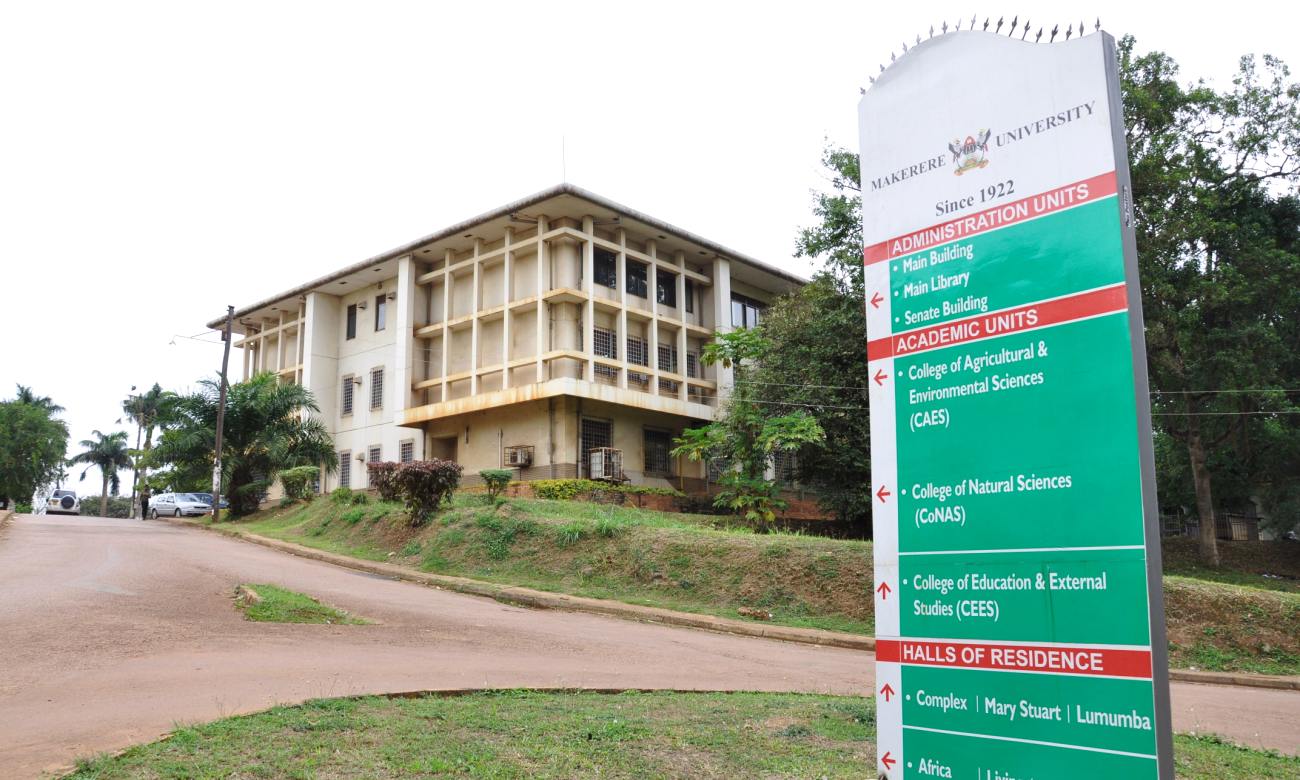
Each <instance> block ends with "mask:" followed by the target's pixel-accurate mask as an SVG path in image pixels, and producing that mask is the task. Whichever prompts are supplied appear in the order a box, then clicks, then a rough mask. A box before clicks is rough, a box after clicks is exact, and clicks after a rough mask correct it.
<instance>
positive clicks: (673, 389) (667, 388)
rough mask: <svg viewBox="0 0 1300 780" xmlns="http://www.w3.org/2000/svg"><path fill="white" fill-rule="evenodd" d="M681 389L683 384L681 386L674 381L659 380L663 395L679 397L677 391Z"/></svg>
mask: <svg viewBox="0 0 1300 780" xmlns="http://www.w3.org/2000/svg"><path fill="white" fill-rule="evenodd" d="M680 387H681V384H680V383H679V382H674V381H673V380H671V379H660V380H659V392H661V393H665V394H670V395H677V390H678V389H679V388H680Z"/></svg>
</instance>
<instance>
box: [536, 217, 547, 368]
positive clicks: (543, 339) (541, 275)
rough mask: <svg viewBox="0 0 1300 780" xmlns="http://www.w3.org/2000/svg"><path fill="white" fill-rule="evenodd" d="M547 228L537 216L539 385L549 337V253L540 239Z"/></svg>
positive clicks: (544, 240)
mask: <svg viewBox="0 0 1300 780" xmlns="http://www.w3.org/2000/svg"><path fill="white" fill-rule="evenodd" d="M547 227H548V223H547V221H546V217H544V216H539V217H538V218H537V327H536V328H535V329H534V331H535V332H536V334H537V338H536V342H537V353H536V354H537V382H538V383H539V384H540V383H542V382H544V381H546V376H545V371H546V364H545V362H544V361H543V360H542V355H544V354H546V344H547V338H548V337H549V335H550V328H549V326H550V323H549V322H548V320H547V317H546V301H545V300H543V297H544V296H545V294H546V290H547V288H546V264H547V263H548V262H550V252H548V251H547V246H546V239H544V238H543V237H542V236H544V235H545V234H546V230H547Z"/></svg>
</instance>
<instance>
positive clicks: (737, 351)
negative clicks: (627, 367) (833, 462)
mask: <svg viewBox="0 0 1300 780" xmlns="http://www.w3.org/2000/svg"><path fill="white" fill-rule="evenodd" d="M770 348H771V345H770V344H769V343H768V342H767V339H766V338H764V337H763V335H762V334H761V333H760V332H759V331H757V330H747V329H740V330H734V331H731V332H730V333H724V334H721V335H719V336H718V337H717V338H715V339H714V340H713V341H710V342H709V343H708V344H706V345H705V346H704V351H703V353H702V354H701V355H700V362H702V363H704V364H705V365H712V364H714V363H721V364H722V365H724V366H727V367H728V368H731V369H732V370H733V371H734V372H735V377H736V385H735V387H734V388H733V390H732V393H731V395H730V397H729V398H728V399H727V402H726V406H725V408H724V409H723V410H722V416H721V417H720V419H718V420H717V421H715V422H712V423H710V424H708V425H705V426H703V427H700V428H692V429H687V430H686V431H683V432H682V435H681V438H679V439H677V440H676V445H677V446H676V447H675V448H674V449H673V452H672V454H673V455H674V456H682V455H684V456H686V457H688V458H690V459H691V460H695V461H700V460H713V459H716V460H721V461H723V462H725V463H726V464H727V465H728V468H727V470H726V471H725V472H724V473H723V475H722V477H721V479H719V480H718V481H719V484H720V485H721V486H722V488H723V490H722V492H720V493H719V494H718V495H717V497H716V499H715V501H714V505H715V506H718V507H719V508H723V509H730V510H732V511H733V512H735V513H737V514H739V515H741V516H743V517H744V518H745V519H746V520H748V521H749V522H751V523H753V524H754V526H755V527H756V528H757V529H759V530H767V528H768V527H769V526H770V525H771V523H772V521H773V520H775V519H776V513H777V511H779V510H781V509H784V508H785V507H786V503H785V501H784V500H782V499H781V498H779V497H778V492H779V486H778V484H777V482H776V480H774V479H769V478H768V476H767V475H768V471H769V469H771V468H772V467H773V465H774V463H775V459H776V457H777V456H778V455H781V454H788V453H793V452H797V451H799V450H800V448H802V447H804V446H807V445H811V444H815V443H817V442H821V441H822V440H824V439H825V438H826V434H825V432H824V431H823V430H822V429H821V426H820V425H818V423H817V420H816V419H815V418H814V417H813V416H812V415H810V414H808V412H807V411H806V410H804V409H800V408H794V409H793V410H792V409H791V406H790V405H788V404H786V405H782V406H783V407H784V408H777V409H765V408H764V407H763V406H762V405H761V404H760V403H758V401H757V399H756V393H755V391H754V385H753V384H752V383H751V382H750V381H749V378H750V376H751V375H752V373H753V372H754V366H755V364H756V362H757V361H758V360H759V359H760V358H761V357H762V355H763V354H764V353H766V352H767V351H768V350H769V349H770Z"/></svg>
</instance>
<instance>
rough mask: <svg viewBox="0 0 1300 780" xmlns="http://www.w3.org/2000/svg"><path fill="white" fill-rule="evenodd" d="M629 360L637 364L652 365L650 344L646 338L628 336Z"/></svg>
mask: <svg viewBox="0 0 1300 780" xmlns="http://www.w3.org/2000/svg"><path fill="white" fill-rule="evenodd" d="M627 362H629V363H631V364H633V365H637V366H648V365H650V345H649V343H647V342H646V340H645V339H643V338H639V337H637V336H628V337H627Z"/></svg>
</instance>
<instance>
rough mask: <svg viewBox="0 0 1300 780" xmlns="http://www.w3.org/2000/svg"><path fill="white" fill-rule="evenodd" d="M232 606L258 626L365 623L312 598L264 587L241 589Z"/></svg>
mask: <svg viewBox="0 0 1300 780" xmlns="http://www.w3.org/2000/svg"><path fill="white" fill-rule="evenodd" d="M235 606H236V607H238V608H239V609H240V610H241V611H242V612H243V613H244V617H246V618H247V619H249V620H256V621H258V622H261V623H329V624H334V625H340V624H343V625H364V624H365V623H366V621H364V620H362V619H360V618H356V617H353V616H352V615H349V614H348V613H347V612H344V611H343V610H340V609H335V608H334V607H331V606H328V605H326V604H322V603H320V602H319V601H317V600H316V599H314V598H312V597H311V596H307V595H305V594H302V593H297V592H295V591H292V590H286V589H285V588H281V587H278V586H275V585H269V584H265V583H261V584H253V585H240V586H239V587H238V588H236V589H235Z"/></svg>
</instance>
